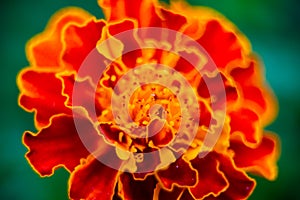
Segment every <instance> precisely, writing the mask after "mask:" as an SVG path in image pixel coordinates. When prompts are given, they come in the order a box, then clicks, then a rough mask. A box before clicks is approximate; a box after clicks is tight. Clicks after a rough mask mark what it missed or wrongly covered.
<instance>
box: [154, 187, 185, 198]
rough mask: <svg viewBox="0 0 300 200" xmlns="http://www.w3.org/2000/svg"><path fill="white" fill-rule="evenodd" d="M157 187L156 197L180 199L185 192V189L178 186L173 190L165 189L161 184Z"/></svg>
mask: <svg viewBox="0 0 300 200" xmlns="http://www.w3.org/2000/svg"><path fill="white" fill-rule="evenodd" d="M156 187H157V188H156V191H155V192H154V199H161V200H164V199H167V200H178V199H180V197H181V195H182V193H183V192H184V189H182V188H178V187H174V188H173V190H172V191H167V190H164V189H163V188H161V187H160V186H159V185H157V186H156Z"/></svg>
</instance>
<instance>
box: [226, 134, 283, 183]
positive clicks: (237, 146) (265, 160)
mask: <svg viewBox="0 0 300 200" xmlns="http://www.w3.org/2000/svg"><path fill="white" fill-rule="evenodd" d="M278 143H279V141H278V138H276V137H275V136H274V135H270V134H265V135H264V137H263V138H262V141H261V142H260V144H259V145H258V146H257V147H256V148H250V147H247V146H246V145H244V144H243V143H242V142H241V141H240V140H232V141H231V142H230V149H232V150H233V151H234V157H233V159H234V161H235V163H236V165H237V166H238V167H240V168H245V169H246V170H247V171H249V172H253V173H257V174H259V175H261V176H264V177H265V178H267V179H270V180H274V179H275V178H276V175H277V167H276V161H277V159H278V156H279V153H278V152H279V151H278V149H279V148H278Z"/></svg>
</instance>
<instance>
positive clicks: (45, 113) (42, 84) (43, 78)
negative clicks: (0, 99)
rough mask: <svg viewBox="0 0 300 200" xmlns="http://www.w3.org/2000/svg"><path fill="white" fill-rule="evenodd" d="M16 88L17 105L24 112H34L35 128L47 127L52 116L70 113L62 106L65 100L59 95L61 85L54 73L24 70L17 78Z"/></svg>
mask: <svg viewBox="0 0 300 200" xmlns="http://www.w3.org/2000/svg"><path fill="white" fill-rule="evenodd" d="M18 86H19V88H20V90H21V95H20V97H19V104H20V105H21V106H22V107H23V108H24V109H26V110H29V111H33V110H34V111H36V115H35V122H36V125H37V127H42V126H45V125H47V124H48V123H49V120H50V117H52V116H53V115H56V114H60V113H66V114H70V113H71V110H70V109H69V108H67V107H66V106H65V104H64V103H65V101H66V99H67V98H66V97H65V96H62V94H61V93H62V83H61V81H60V80H59V79H57V78H56V76H55V73H51V72H43V71H40V72H38V71H33V70H30V69H26V70H24V71H22V72H21V74H20V75H19V77H18Z"/></svg>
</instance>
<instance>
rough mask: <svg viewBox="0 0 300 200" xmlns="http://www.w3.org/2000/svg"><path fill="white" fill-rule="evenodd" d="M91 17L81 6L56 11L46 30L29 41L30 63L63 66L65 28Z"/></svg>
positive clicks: (49, 66) (52, 66)
mask: <svg viewBox="0 0 300 200" xmlns="http://www.w3.org/2000/svg"><path fill="white" fill-rule="evenodd" d="M90 18H91V15H89V14H88V13H87V12H86V11H84V10H81V9H79V8H66V9H63V10H61V11H60V12H58V13H56V15H54V16H53V17H52V19H51V20H50V22H49V24H48V26H47V27H46V29H45V30H46V31H45V32H43V33H41V34H40V35H37V36H36V37H34V38H32V39H31V40H30V41H29V42H28V44H27V47H26V52H27V58H28V60H29V63H30V65H31V66H37V67H43V68H45V67H46V68H51V69H52V70H53V69H55V68H60V67H62V65H61V64H62V63H61V55H60V54H61V51H62V49H63V43H62V41H61V35H62V32H63V30H64V28H65V27H66V26H67V25H69V24H82V23H84V22H85V21H86V20H87V19H90Z"/></svg>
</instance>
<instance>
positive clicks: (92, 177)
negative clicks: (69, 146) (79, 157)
mask: <svg viewBox="0 0 300 200" xmlns="http://www.w3.org/2000/svg"><path fill="white" fill-rule="evenodd" d="M118 176H119V172H118V171H117V170H115V169H112V168H110V167H108V166H106V165H104V164H102V163H101V162H99V161H98V160H97V159H95V158H93V157H90V158H89V159H88V160H87V161H86V162H84V163H83V164H82V165H80V166H79V167H78V168H76V169H75V171H74V172H73V173H72V174H71V177H70V180H69V195H70V199H73V200H80V199H87V200H92V199H93V200H102V199H112V197H113V196H114V191H115V187H116V185H117V179H118Z"/></svg>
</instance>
